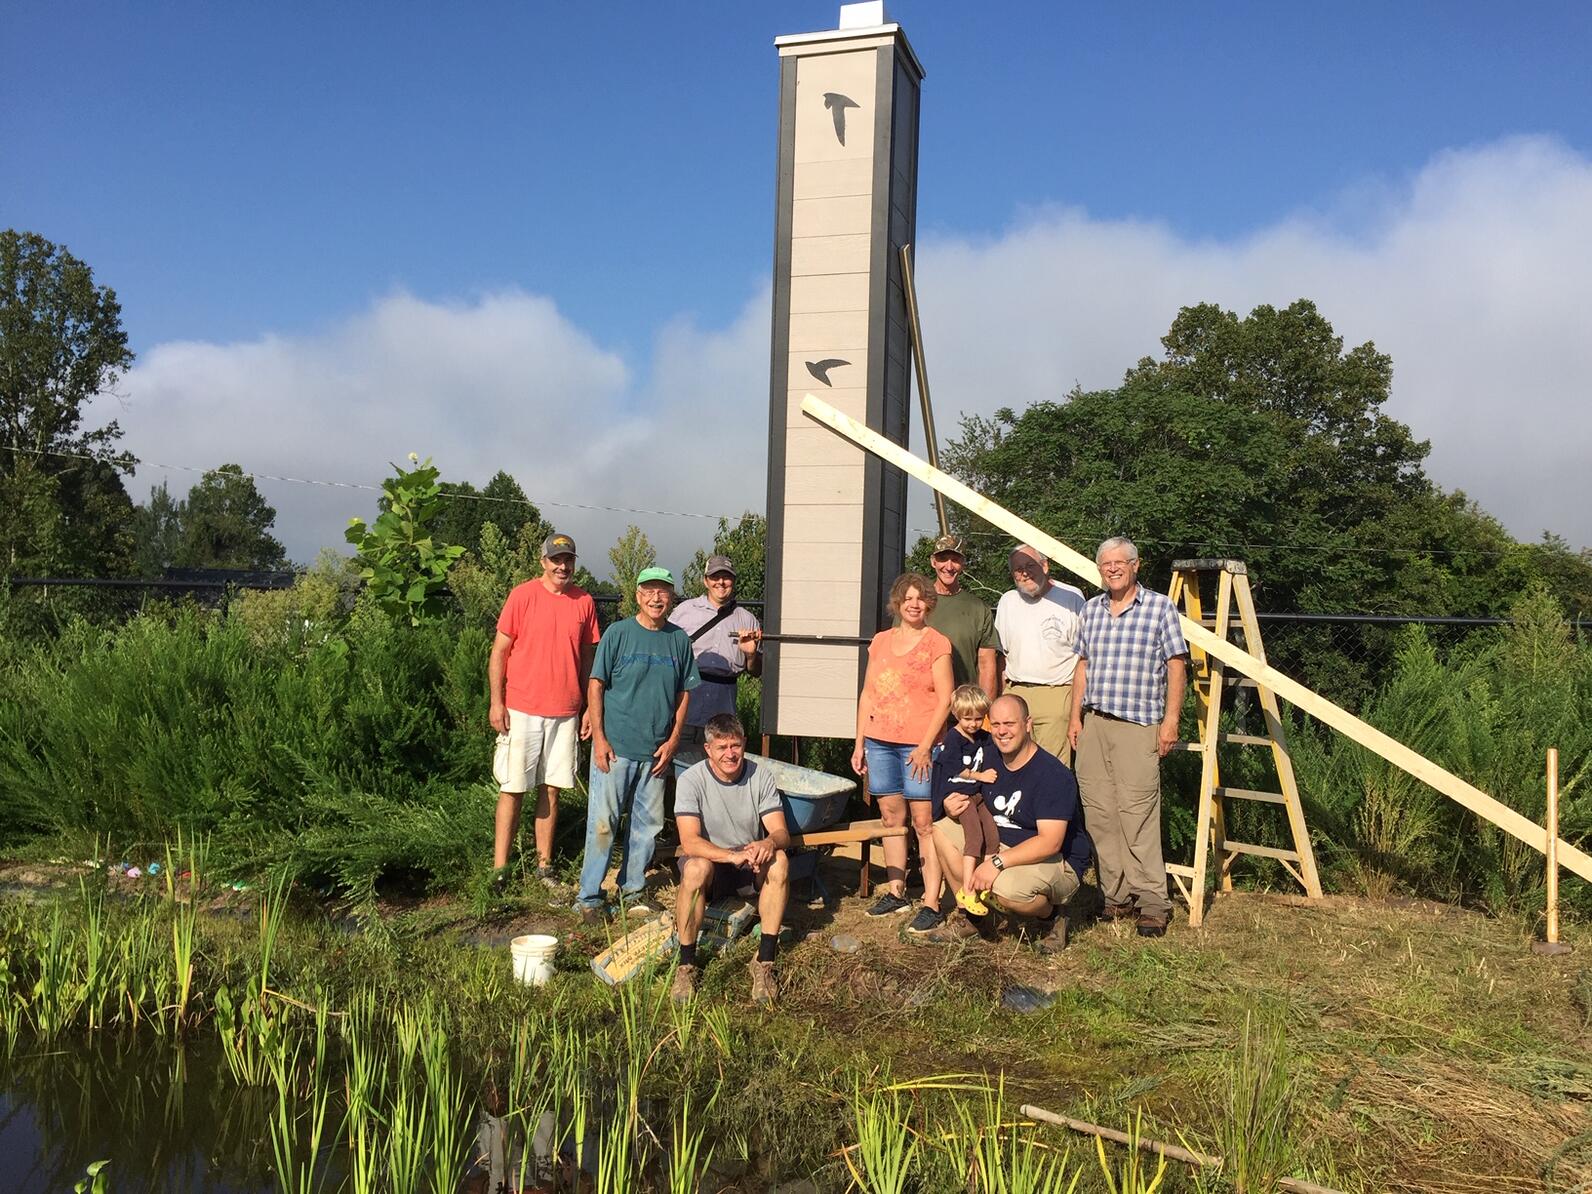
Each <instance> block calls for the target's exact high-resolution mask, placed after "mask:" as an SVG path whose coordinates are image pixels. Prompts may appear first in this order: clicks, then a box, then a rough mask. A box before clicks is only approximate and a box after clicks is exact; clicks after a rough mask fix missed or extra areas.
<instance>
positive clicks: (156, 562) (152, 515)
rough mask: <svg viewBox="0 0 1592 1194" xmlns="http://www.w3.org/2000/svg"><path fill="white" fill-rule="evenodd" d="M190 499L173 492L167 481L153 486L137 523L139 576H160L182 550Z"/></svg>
mask: <svg viewBox="0 0 1592 1194" xmlns="http://www.w3.org/2000/svg"><path fill="white" fill-rule="evenodd" d="M186 505H187V503H185V502H183V501H182V500H180V499H178V498H174V497H172V496H171V490H170V489H169V488H168V487H167V485H166V482H164V481H162V482H161V483H160V484H159V485H156V486H153V487H151V488H150V491H149V501H148V502H147V503H145V504H144V505H142V506H139V507H138V510H137V511H136V515H137V517H136V518H135V520H134V523H133V533H134V539H135V543H136V546H135V564H136V567H137V571H138V575H139V576H159V575H160V574H161V573H162V572H164V571H165V570H166V569H167V568H168V567H170V566H171V565H172V564H174V563H176V562H177V559H178V557H179V556H180V555H181V554H182V520H183V515H184V514H185V513H186V509H185V507H186Z"/></svg>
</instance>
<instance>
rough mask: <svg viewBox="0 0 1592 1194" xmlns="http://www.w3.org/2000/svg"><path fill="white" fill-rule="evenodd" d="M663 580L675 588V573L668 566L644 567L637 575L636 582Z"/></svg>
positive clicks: (640, 583)
mask: <svg viewBox="0 0 1592 1194" xmlns="http://www.w3.org/2000/svg"><path fill="white" fill-rule="evenodd" d="M654 580H658V581H662V582H663V583H664V584H666V585H668V586H669V587H670V588H671V589H672V588H674V573H672V572H670V571H669V570H668V569H667V568H643V569H642V570H641V571H640V573H638V574H637V576H636V584H638V585H644V584H646V583H647V582H648V581H654Z"/></svg>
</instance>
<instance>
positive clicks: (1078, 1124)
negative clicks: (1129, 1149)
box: [1017, 1103, 1340, 1194]
mask: <svg viewBox="0 0 1592 1194" xmlns="http://www.w3.org/2000/svg"><path fill="white" fill-rule="evenodd" d="M1017 1113H1018V1114H1019V1115H1026V1116H1027V1117H1028V1118H1029V1119H1037V1120H1039V1121H1040V1122H1041V1123H1047V1124H1055V1125H1056V1126H1057V1127H1059V1128H1068V1129H1070V1130H1071V1131H1074V1132H1082V1133H1083V1134H1084V1135H1085V1136H1098V1137H1100V1139H1102V1140H1112V1141H1115V1142H1116V1143H1117V1144H1128V1145H1131V1144H1133V1143H1135V1142H1134V1139H1133V1137H1131V1136H1129V1135H1128V1134H1127V1133H1126V1132H1119V1131H1117V1130H1116V1129H1115V1128H1104V1127H1101V1126H1100V1125H1099V1124H1092V1123H1090V1122H1088V1121H1087V1120H1082V1119H1072V1118H1070V1117H1069V1116H1065V1115H1057V1114H1056V1113H1055V1112H1054V1111H1046V1110H1045V1109H1044V1108H1043V1107H1035V1106H1033V1105H1032V1104H1028V1103H1025V1104H1023V1105H1022V1106H1021V1107H1019V1108H1018V1109H1017ZM1137 1143H1138V1147H1139V1149H1140V1150H1141V1151H1143V1152H1147V1153H1155V1154H1156V1155H1157V1156H1161V1157H1165V1158H1166V1159H1167V1160H1169V1161H1181V1162H1183V1164H1185V1165H1193V1166H1194V1167H1195V1168H1196V1169H1220V1168H1221V1166H1222V1158H1220V1157H1208V1156H1206V1155H1205V1154H1204V1153H1196V1152H1190V1151H1189V1150H1188V1149H1186V1148H1181V1147H1179V1146H1178V1145H1176V1144H1164V1143H1162V1142H1161V1141H1159V1140H1146V1139H1145V1138H1144V1137H1142V1136H1141V1137H1139V1139H1138V1141H1137ZM1277 1186H1278V1188H1279V1189H1282V1190H1287V1191H1289V1194H1340V1191H1337V1190H1332V1189H1328V1188H1327V1187H1326V1186H1318V1185H1316V1184H1315V1183H1313V1182H1307V1181H1301V1180H1300V1179H1299V1178H1296V1177H1285V1178H1280V1179H1278V1182H1277Z"/></svg>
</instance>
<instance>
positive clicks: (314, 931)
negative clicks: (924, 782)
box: [0, 843, 1592, 1194]
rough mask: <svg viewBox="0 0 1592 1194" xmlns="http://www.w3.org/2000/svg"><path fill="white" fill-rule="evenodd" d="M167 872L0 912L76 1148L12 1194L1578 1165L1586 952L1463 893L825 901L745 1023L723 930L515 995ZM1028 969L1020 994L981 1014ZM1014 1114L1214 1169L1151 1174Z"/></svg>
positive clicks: (468, 950)
mask: <svg viewBox="0 0 1592 1194" xmlns="http://www.w3.org/2000/svg"><path fill="white" fill-rule="evenodd" d="M22 869H23V868H20V867H17V868H12V870H13V871H20V870H22ZM33 869H34V871H35V872H40V873H42V871H43V870H44V868H38V867H35V868H33ZM161 871H162V873H161V874H160V875H159V876H157V877H156V879H155V880H153V881H150V880H145V881H143V882H141V883H137V884H128V883H123V882H120V881H119V880H114V879H111V878H110V877H108V876H107V875H106V874H105V872H104V871H103V870H96V871H93V872H90V873H88V874H84V873H83V872H82V871H81V870H79V871H78V872H76V874H75V875H74V874H73V873H72V872H71V871H70V870H69V869H68V868H65V867H60V868H56V869H55V871H54V875H55V884H56V885H55V887H54V888H53V889H49V888H44V887H42V886H41V887H35V888H34V889H32V891H31V893H30V894H28V895H23V894H20V893H18V892H17V891H16V890H15V889H13V891H12V894H11V895H9V896H7V897H5V899H4V900H3V902H0V1032H3V1041H0V1072H3V1075H4V1085H3V1091H4V1094H5V1097H6V1098H7V1099H8V1100H9V1101H10V1102H11V1104H12V1105H13V1106H15V1105H17V1103H18V1101H19V1100H20V1102H21V1103H22V1104H25V1105H27V1106H29V1107H31V1108H32V1109H33V1110H34V1114H35V1117H36V1118H37V1119H38V1121H39V1122H41V1123H46V1124H49V1125H52V1128H51V1131H52V1132H53V1133H55V1136H54V1137H53V1138H52V1149H51V1152H50V1155H51V1156H52V1157H54V1158H56V1159H57V1160H58V1161H60V1163H62V1164H67V1165H68V1166H69V1167H68V1168H65V1169H62V1170H61V1171H60V1172H58V1173H53V1174H51V1175H50V1178H49V1181H47V1182H46V1184H45V1185H44V1186H41V1187H39V1188H51V1189H56V1188H67V1187H69V1186H71V1185H72V1184H73V1180H74V1179H75V1178H77V1177H78V1175H79V1174H80V1173H81V1172H82V1166H84V1165H86V1164H88V1163H90V1162H93V1161H97V1160H102V1159H107V1158H108V1159H110V1160H111V1162H112V1164H111V1167H110V1168H109V1169H108V1170H107V1171H106V1172H110V1173H112V1174H113V1176H114V1175H121V1176H123V1177H126V1176H127V1175H130V1174H146V1175H149V1176H147V1177H146V1185H147V1186H148V1188H152V1189H159V1188H167V1187H168V1186H173V1185H174V1184H181V1183H174V1179H173V1177H172V1174H173V1172H175V1170H174V1169H173V1168H172V1167H174V1166H180V1165H182V1164H184V1163H186V1162H185V1161H184V1158H192V1157H193V1156H196V1155H197V1156H207V1157H211V1158H214V1159H215V1160H214V1161H213V1164H215V1165H217V1166H219V1167H220V1169H221V1170H222V1171H223V1172H225V1173H226V1174H227V1175H229V1177H230V1179H231V1180H233V1181H234V1182H236V1183H238V1184H241V1185H245V1186H249V1185H250V1184H251V1183H252V1186H253V1187H258V1186H260V1185H274V1186H275V1187H276V1188H279V1189H283V1190H312V1189H328V1190H337V1189H343V1190H419V1189H446V1190H453V1189H456V1188H475V1187H468V1186H465V1187H460V1186H459V1182H460V1180H461V1177H462V1176H463V1175H464V1174H465V1173H466V1172H467V1171H471V1172H474V1174H475V1176H476V1177H479V1176H480V1174H481V1172H482V1170H481V1169H479V1168H472V1167H474V1166H475V1165H476V1162H477V1161H483V1162H484V1164H486V1165H487V1166H491V1165H492V1164H494V1163H495V1164H496V1166H497V1168H496V1170H495V1172H497V1173H498V1174H499V1176H500V1177H502V1178H503V1179H504V1180H507V1181H512V1182H515V1183H518V1184H519V1185H520V1186H523V1187H524V1188H526V1189H537V1188H552V1183H554V1182H555V1181H561V1182H563V1183H565V1185H564V1187H562V1188H574V1187H573V1185H572V1183H573V1182H574V1181H575V1180H576V1175H577V1171H581V1172H584V1174H585V1178H584V1179H583V1180H584V1181H586V1183H587V1185H585V1186H582V1187H581V1188H582V1189H586V1188H595V1189H606V1190H616V1191H617V1190H638V1191H645V1190H665V1189H667V1190H671V1191H673V1190H741V1191H748V1192H752V1191H764V1190H774V1189H780V1188H781V1187H782V1186H785V1189H786V1191H801V1190H809V1191H810V1190H819V1191H828V1190H835V1191H843V1190H852V1189H855V1190H863V1191H870V1192H871V1191H883V1190H899V1191H907V1190H911V1191H939V1190H946V1191H951V1190H972V1191H974V1194H981V1192H985V1191H988V1192H991V1194H993V1192H994V1191H1017V1190H1034V1191H1041V1190H1047V1191H1048V1190H1065V1189H1069V1188H1074V1187H1073V1185H1072V1183H1073V1181H1074V1179H1075V1178H1076V1181H1077V1185H1076V1187H1075V1188H1076V1189H1077V1190H1080V1191H1095V1190H1148V1189H1151V1188H1159V1189H1163V1190H1195V1189H1202V1190H1212V1191H1215V1190H1237V1189H1248V1190H1261V1189H1274V1188H1277V1186H1276V1184H1275V1181H1274V1180H1273V1179H1277V1180H1281V1179H1282V1178H1283V1177H1295V1178H1301V1179H1306V1180H1313V1181H1315V1182H1317V1183H1318V1184H1321V1185H1325V1186H1328V1187H1330V1188H1333V1189H1338V1190H1345V1191H1351V1190H1352V1191H1372V1190H1385V1189H1395V1188H1401V1189H1451V1190H1455V1191H1459V1190H1472V1189H1474V1190H1482V1189H1498V1188H1507V1185H1508V1183H1510V1182H1515V1181H1524V1180H1527V1179H1528V1178H1530V1179H1531V1180H1537V1176H1536V1175H1541V1174H1543V1173H1552V1174H1554V1175H1555V1178H1554V1180H1555V1181H1559V1182H1560V1183H1561V1185H1562V1183H1563V1182H1565V1181H1570V1180H1571V1179H1574V1180H1576V1181H1580V1180H1585V1179H1588V1178H1592V1164H1589V1163H1588V1162H1589V1159H1592V1158H1589V1157H1588V1156H1587V1155H1586V1149H1585V1142H1586V1141H1587V1140H1592V1104H1589V1103H1588V1101H1587V1099H1588V1094H1587V1092H1589V1091H1592V1067H1588V1066H1587V1065H1586V1063H1585V1056H1586V1047H1587V1040H1588V1031H1589V1028H1588V1025H1589V1023H1592V1020H1589V1019H1588V1009H1589V1008H1592V970H1589V969H1588V967H1587V965H1586V963H1585V960H1584V959H1582V958H1579V957H1577V956H1572V957H1570V958H1568V959H1563V960H1556V961H1552V962H1547V963H1544V962H1543V961H1541V960H1539V959H1533V958H1531V957H1530V955H1529V953H1528V951H1526V950H1525V949H1524V948H1523V932H1522V929H1521V927H1520V925H1519V924H1518V923H1516V924H1513V925H1511V924H1509V923H1506V922H1503V921H1499V920H1497V919H1492V918H1486V917H1483V916H1480V915H1478V914H1476V913H1473V912H1464V911H1461V910H1458V909H1452V908H1444V907H1443V906H1440V905H1428V904H1420V903H1415V902H1411V901H1403V902H1395V903H1384V902H1376V901H1365V900H1354V899H1348V898H1344V897H1329V899H1328V900H1327V901H1326V902H1325V903H1324V904H1321V905H1316V904H1309V903H1307V902H1305V901H1302V900H1297V899H1293V898H1290V897H1280V896H1263V895H1257V896H1231V897H1225V898H1224V900H1223V901H1222V902H1221V903H1219V905H1218V907H1217V909H1216V910H1215V911H1214V912H1213V914H1212V916H1211V917H1210V919H1209V923H1208V926H1207V928H1206V929H1204V930H1202V931H1201V932H1199V933H1197V934H1196V933H1182V932H1174V933H1173V934H1171V935H1170V936H1169V937H1168V938H1167V939H1166V940H1165V941H1162V942H1157V943H1155V944H1154V945H1153V946H1151V947H1149V948H1145V947H1144V946H1143V944H1142V943H1141V942H1140V941H1139V940H1138V939H1137V938H1136V937H1134V936H1133V935H1132V934H1127V935H1119V934H1118V933H1117V932H1116V927H1115V926H1110V925H1093V926H1085V927H1083V929H1082V930H1081V931H1080V933H1079V934H1078V937H1077V939H1076V940H1075V941H1074V943H1073V945H1072V946H1071V947H1070V948H1069V949H1068V950H1067V952H1066V954H1065V955H1064V956H1063V957H1062V958H1061V959H1059V960H1050V961H1045V960H1040V959H1038V958H1037V955H1034V956H1029V955H1026V954H1025V953H1023V952H1021V951H1019V952H1018V953H1007V952H1002V951H993V952H992V951H982V950H979V949H977V948H976V947H970V948H968V949H953V950H950V951H942V950H936V949H924V948H914V947H912V946H910V945H905V944H902V943H899V942H897V941H896V940H895V938H894V935H893V934H890V935H886V934H875V935H874V936H872V937H870V936H868V933H867V928H868V926H866V925H864V924H863V923H862V922H864V921H865V920H866V918H865V917H863V916H862V915H861V911H860V909H856V910H845V909H843V910H842V912H841V915H842V917H843V920H842V921H841V922H840V923H841V924H842V925H843V927H844V928H845V929H846V931H848V932H852V933H857V934H860V935H861V936H862V937H863V944H862V948H860V949H859V950H857V951H856V952H851V953H837V952H835V951H834V950H832V949H831V948H830V947H829V944H828V932H829V930H825V931H822V932H820V933H818V934H816V935H813V936H809V937H807V938H806V939H805V940H799V941H798V942H797V943H796V944H794V945H793V946H792V947H791V948H790V949H789V950H788V951H787V952H786V953H785V955H784V957H785V967H784V975H785V978H786V982H785V984H784V987H785V990H784V993H783V995H782V1000H781V1004H780V1006H779V1007H778V1008H777V1009H775V1010H773V1011H766V1010H762V1009H757V1008H754V1007H752V1006H750V1005H748V1004H747V1003H746V1001H745V999H744V991H742V990H741V985H740V982H739V981H738V980H739V978H740V976H741V974H742V973H743V971H742V968H741V966H740V965H739V963H740V962H744V960H745V956H749V954H748V953H747V951H746V948H745V946H744V943H743V945H742V946H741V947H740V948H741V950H742V952H741V954H732V955H731V956H727V957H725V958H723V959H722V960H720V961H718V962H715V963H713V964H710V965H709V966H708V967H707V969H706V972H705V974H704V980H705V981H704V983H703V987H702V993H701V994H700V995H699V997H698V998H697V1000H696V1001H694V1002H693V1003H691V1004H689V1005H687V1006H686V1007H683V1008H681V1007H676V1006H674V1005H673V1004H671V1003H670V1002H669V1001H668V999H667V997H666V992H667V989H668V978H669V975H668V973H667V971H666V970H665V971H663V972H660V973H658V974H656V975H651V976H643V977H642V978H639V979H637V980H636V981H634V982H632V983H630V984H627V985H625V986H622V987H619V988H610V987H608V986H606V985H604V984H601V983H599V982H597V981H596V980H595V979H594V978H593V977H592V976H591V973H590V971H589V969H588V967H587V955H588V953H589V952H590V951H589V948H587V947H588V946H589V945H590V944H591V943H589V942H585V941H581V940H578V939H577V940H574V941H572V942H570V948H568V949H566V950H564V951H563V952H562V954H561V956H560V958H559V963H558V970H557V972H556V973H555V974H554V976H553V978H552V981H551V982H550V983H549V985H547V986H545V987H540V988H533V987H522V986H520V985H518V984H516V983H515V982H514V981H513V980H512V977H511V967H510V963H509V959H508V957H507V950H506V949H505V948H503V947H502V946H501V945H496V944H494V945H492V946H489V947H485V948H483V947H482V946H480V945H476V944H472V942H473V941H477V940H480V937H481V933H482V930H483V928H486V927H488V926H490V925H491V924H492V923H493V922H492V920H491V919H490V918H488V919H486V920H483V919H482V918H481V917H480V916H479V915H478V914H477V913H475V912H472V911H471V910H470V909H469V908H468V907H467V906H464V905H462V904H460V903H459V902H458V901H431V902H428V903H427V904H425V905H421V906H417V907H415V908H413V909H412V910H410V911H408V912H403V911H397V910H393V909H391V908H387V909H384V910H383V911H381V912H379V913H375V914H373V915H371V916H368V917H364V918H362V919H361V921H360V924H359V928H358V929H357V930H356V931H351V929H350V927H349V926H348V925H347V924H346V922H345V918H342V917H341V916H340V915H336V914H335V910H333V911H334V914H330V915H329V914H328V911H327V910H326V909H324V908H323V906H322V905H320V904H319V903H318V902H317V901H315V900H313V899H311V898H309V897H308V895H307V894H306V893H303V892H302V891H289V889H288V888H287V887H286V886H285V885H283V884H280V883H279V884H276V885H269V886H266V887H264V888H262V889H260V890H254V891H243V892H237V891H234V890H232V885H231V884H223V885H219V887H217V886H211V885H207V884H205V883H204V882H203V881H202V878H201V881H199V882H196V881H195V880H194V876H195V875H198V876H201V877H202V876H203V875H204V874H205V862H204V855H203V850H202V848H196V847H194V846H193V845H192V844H191V843H190V844H187V845H185V846H184V852H181V853H179V852H178V851H177V850H176V848H175V847H174V849H173V851H172V852H171V854H170V855H169V856H167V858H166V861H165V865H163V866H162V868H161ZM852 912H855V915H854V916H853V915H852ZM534 915H536V916H542V915H545V914H543V913H535V914H534ZM743 955H744V956H743ZM1019 983H1027V984H1033V985H1034V987H1035V989H1041V990H1043V991H1045V992H1046V993H1047V994H1046V995H1045V997H1044V1000H1043V1005H1042V1006H1041V1007H1039V1008H1038V1009H1037V1010H1030V1011H1027V1012H1016V1011H1013V1010H1011V1009H1009V1008H1007V1007H1006V1006H1005V1003H1006V1000H1005V994H1006V992H1007V991H1009V990H1010V989H1011V987H1012V985H1014V984H1019ZM1029 1104H1033V1105H1035V1106H1038V1107H1042V1108H1046V1109H1049V1110H1052V1111H1056V1112H1059V1113H1061V1114H1062V1115H1065V1116H1068V1117H1073V1118H1076V1119H1079V1120H1084V1121H1088V1122H1091V1123H1094V1124H1098V1125H1103V1126H1105V1127H1108V1128H1114V1129H1117V1130H1119V1131H1123V1132H1126V1133H1128V1134H1130V1135H1131V1134H1133V1133H1136V1132H1137V1133H1141V1134H1142V1136H1143V1137H1145V1138H1148V1139H1153V1140H1158V1141H1161V1142H1164V1143H1166V1144H1171V1145H1176V1146H1180V1147H1186V1148H1188V1149H1192V1150H1194V1151H1197V1152H1200V1153H1202V1154H1204V1155H1206V1156H1219V1157H1220V1158H1222V1164H1221V1166H1220V1167H1219V1168H1215V1169H1204V1170H1196V1169H1193V1168H1190V1167H1189V1166H1187V1165H1183V1164H1180V1163H1176V1162H1173V1163H1170V1164H1169V1165H1168V1166H1167V1167H1166V1168H1165V1169H1164V1170H1163V1169H1162V1167H1161V1163H1160V1160H1159V1158H1157V1157H1156V1156H1153V1155H1149V1154H1142V1155H1141V1154H1137V1153H1135V1152H1132V1151H1130V1150H1127V1149H1124V1148H1123V1147H1121V1146H1120V1145H1118V1144H1114V1143H1112V1144H1107V1143H1103V1142H1097V1141H1095V1140H1092V1139H1090V1138H1088V1137H1087V1136H1079V1135H1076V1134H1074V1133H1072V1132H1069V1131H1067V1130H1065V1129H1063V1128H1058V1127H1055V1126H1052V1125H1049V1124H1046V1123H1041V1122H1036V1118H1035V1117H1034V1116H1032V1115H1029V1114H1025V1113H1024V1112H1023V1108H1024V1107H1025V1106H1027V1105H1029ZM184 1108H186V1111H185V1110H184ZM1578 1141H1580V1142H1581V1143H1580V1144H1578V1143H1577V1142H1578ZM1578 1150H1579V1151H1578ZM494 1157H495V1158H496V1161H495V1162H494V1161H493V1158H494ZM72 1164H75V1166H76V1167H75V1168H72V1167H70V1165H72ZM1108 1171H1109V1172H1110V1173H1111V1175H1112V1176H1111V1177H1110V1178H1109V1180H1108V1178H1107V1172H1108ZM1455 1173H1465V1174H1469V1175H1471V1176H1470V1177H1467V1178H1466V1179H1465V1180H1464V1181H1451V1180H1449V1178H1448V1177H1445V1175H1453V1174H1455ZM521 1178H523V1179H524V1180H523V1181H522V1180H521ZM801 1181H807V1182H810V1183H811V1185H810V1186H801V1185H794V1186H790V1185H788V1184H787V1183H791V1182H801ZM1112 1183H1115V1184H1112ZM1157 1183H1159V1184H1158V1185H1157ZM112 1188H119V1187H112ZM510 1188H514V1187H513V1186H512V1185H511V1186H510ZM1555 1188H1557V1187H1555Z"/></svg>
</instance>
